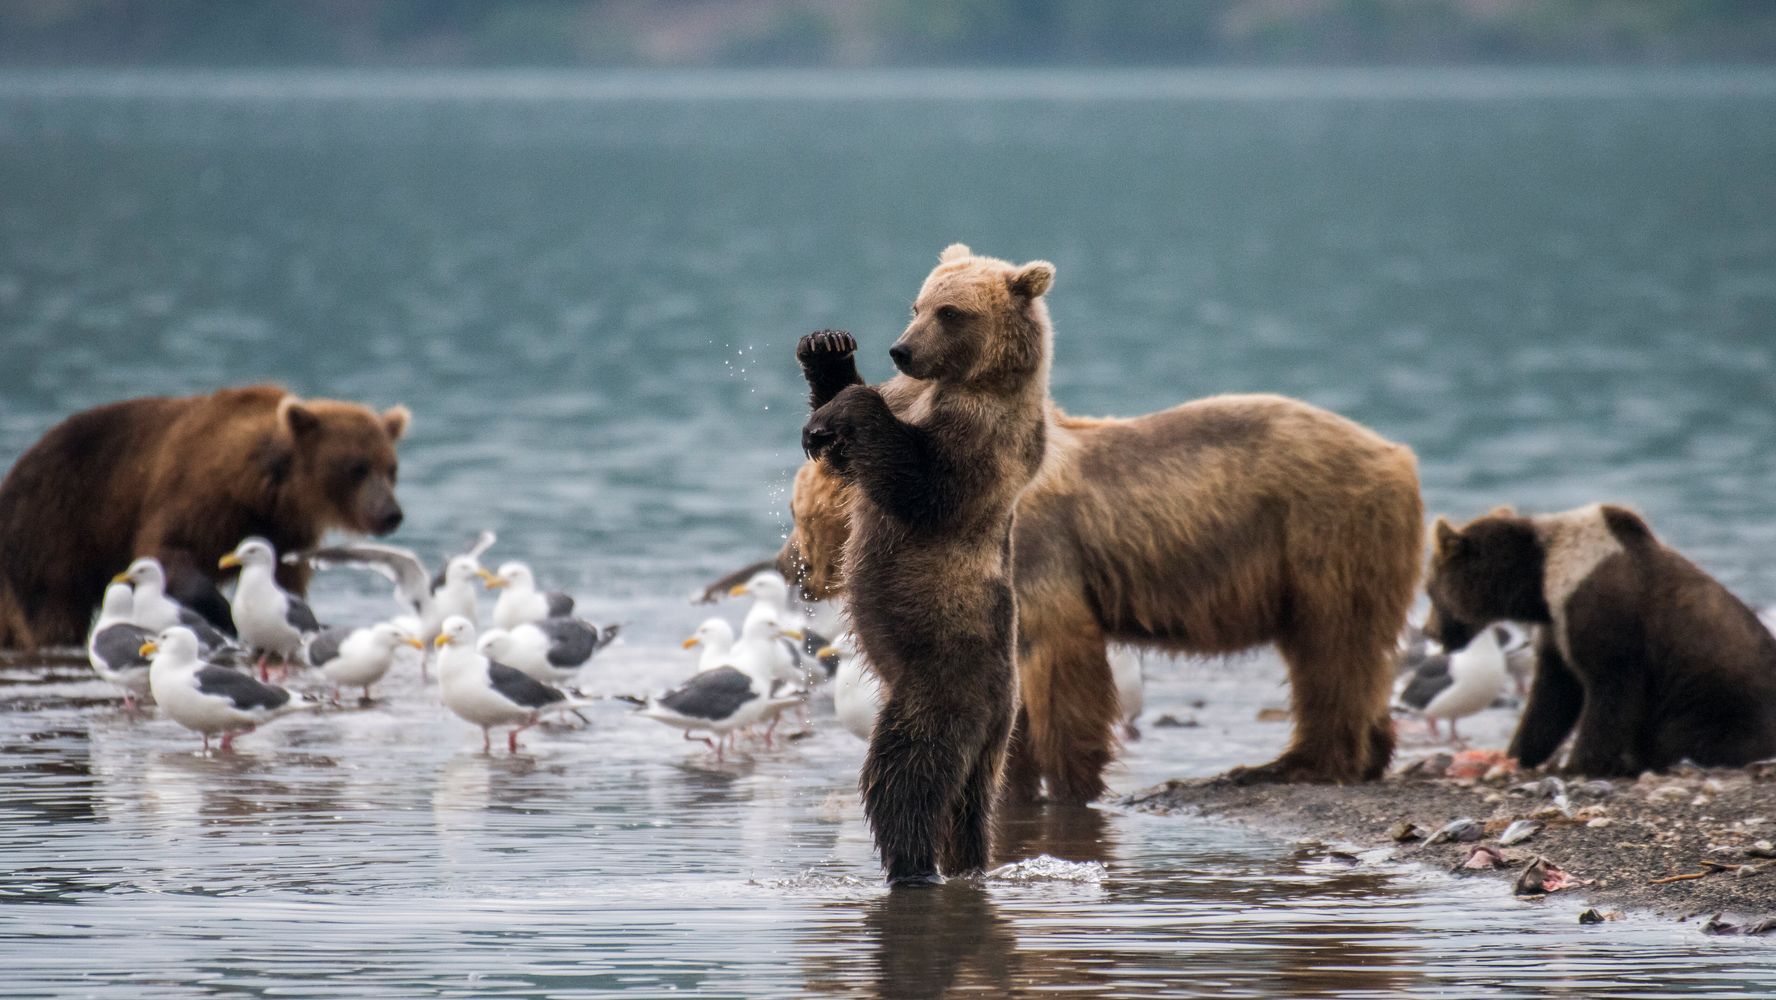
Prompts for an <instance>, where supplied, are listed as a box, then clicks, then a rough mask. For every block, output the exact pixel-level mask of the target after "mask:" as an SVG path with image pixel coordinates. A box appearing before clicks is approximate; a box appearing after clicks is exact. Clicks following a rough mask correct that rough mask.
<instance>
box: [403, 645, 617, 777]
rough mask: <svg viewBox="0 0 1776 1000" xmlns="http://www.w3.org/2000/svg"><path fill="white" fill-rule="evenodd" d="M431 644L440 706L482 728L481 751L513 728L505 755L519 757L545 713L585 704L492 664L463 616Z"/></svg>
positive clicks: (484, 750)
mask: <svg viewBox="0 0 1776 1000" xmlns="http://www.w3.org/2000/svg"><path fill="white" fill-rule="evenodd" d="M433 644H434V645H435V646H437V647H438V649H439V650H441V653H440V655H439V657H438V685H439V687H440V688H441V689H442V691H443V695H444V704H445V706H446V707H447V708H449V709H450V710H451V711H452V712H455V713H456V714H457V716H458V717H459V718H461V719H463V720H465V721H467V722H469V723H471V724H473V725H476V726H480V727H481V750H482V752H483V753H485V752H487V751H489V750H492V749H493V737H492V736H491V735H490V733H491V731H492V729H493V727H494V726H511V727H512V731H511V732H510V733H508V734H507V735H506V749H507V750H509V751H511V752H512V753H517V752H518V734H519V733H521V732H523V731H525V730H526V729H529V728H530V727H531V726H534V725H536V724H537V720H538V717H539V716H540V715H541V714H542V713H543V712H545V711H572V710H574V709H577V708H580V707H581V706H583V705H586V704H589V703H588V702H586V701H583V700H580V699H577V698H569V697H568V696H567V695H566V694H565V693H563V692H562V691H561V690H559V689H558V688H554V687H550V686H549V685H547V684H544V683H543V682H541V681H539V680H537V679H535V678H533V677H530V676H528V675H526V674H525V673H523V672H522V671H519V670H515V669H513V668H511V667H508V666H506V665H505V664H503V663H495V662H493V661H492V660H489V659H488V658H487V657H486V656H484V655H483V654H482V653H481V652H480V651H479V650H477V649H476V648H475V624H474V623H473V622H471V621H469V620H468V619H467V618H464V617H463V616H462V615H451V616H450V617H449V618H446V619H445V620H444V624H443V626H442V627H441V628H440V629H439V630H438V637H437V638H436V639H434V640H433Z"/></svg>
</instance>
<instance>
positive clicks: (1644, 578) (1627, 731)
mask: <svg viewBox="0 0 1776 1000" xmlns="http://www.w3.org/2000/svg"><path fill="white" fill-rule="evenodd" d="M1435 532H1436V545H1435V548H1434V550H1433V552H1432V555H1431V573H1430V578H1429V580H1428V581H1427V583H1426V587H1425V589H1426V590H1427V591H1428V592H1429V593H1430V598H1431V616H1430V618H1429V619H1428V620H1427V621H1426V622H1425V634H1426V635H1428V636H1430V637H1431V638H1433V639H1436V640H1437V641H1438V642H1441V643H1442V644H1443V645H1444V646H1445V647H1447V648H1449V649H1460V648H1462V647H1463V646H1466V645H1467V643H1468V640H1470V639H1472V638H1473V637H1474V635H1475V634H1476V633H1478V632H1479V631H1480V630H1481V629H1483V628H1485V627H1486V626H1488V625H1490V624H1492V623H1493V622H1495V621H1500V620H1510V621H1518V622H1525V623H1529V624H1534V625H1536V626H1538V628H1537V636H1536V673H1535V683H1534V685H1533V686H1532V687H1531V688H1530V692H1529V701H1528V703H1527V704H1525V705H1524V707H1523V718H1522V719H1521V720H1519V721H1518V723H1517V734H1516V736H1515V737H1513V738H1512V740H1511V749H1510V754H1511V756H1513V757H1515V758H1517V760H1518V761H1519V762H1520V763H1521V764H1523V766H1525V767H1536V766H1539V765H1541V764H1543V763H1545V762H1546V761H1548V760H1549V759H1550V758H1552V757H1553V755H1554V753H1555V751H1557V750H1558V749H1559V748H1560V744H1561V743H1563V742H1565V740H1566V737H1567V734H1568V733H1573V734H1574V735H1573V744H1572V751H1571V753H1570V755H1569V757H1568V759H1567V767H1568V769H1569V770H1571V771H1573V772H1575V773H1578V774H1588V775H1632V774H1638V773H1640V772H1641V771H1643V770H1648V769H1651V770H1660V769H1663V768H1666V767H1669V766H1671V765H1672V764H1675V763H1677V762H1678V761H1681V760H1684V759H1686V758H1688V759H1689V760H1692V761H1694V762H1696V763H1698V764H1702V765H1705V766H1729V767H1737V766H1739V765H1742V764H1748V763H1750V762H1751V761H1754V760H1761V759H1763V758H1765V757H1770V756H1772V755H1776V637H1773V636H1771V635H1770V631H1769V630H1768V629H1766V628H1765V627H1764V624H1763V622H1761V621H1759V620H1758V616H1757V613H1756V612H1755V611H1753V610H1751V608H1749V607H1746V605H1745V603H1744V602H1743V601H1741V600H1739V599H1738V598H1737V597H1734V596H1733V595H1732V594H1731V593H1730V592H1728V590H1727V588H1725V587H1723V586H1721V584H1720V583H1719V582H1718V581H1716V580H1715V579H1714V578H1713V577H1711V576H1709V575H1708V574H1707V573H1705V572H1703V571H1702V570H1701V569H1700V568H1698V567H1697V566H1696V565H1695V564H1694V563H1692V562H1690V561H1689V560H1688V559H1685V558H1684V557H1683V556H1682V555H1680V554H1678V553H1677V552H1676V551H1675V550H1673V549H1671V548H1670V547H1669V546H1666V545H1664V544H1662V543H1661V542H1660V541H1659V540H1658V539H1657V538H1655V537H1654V536H1653V532H1652V529H1651V528H1649V527H1648V526H1647V523H1646V521H1644V520H1642V519H1641V517H1640V515H1638V514H1636V513H1634V512H1633V511H1631V510H1628V509H1626V508H1623V507H1616V506H1611V505H1608V504H1593V505H1592V506H1589V507H1581V508H1579V509H1577V510H1569V511H1564V512H1561V513H1558V514H1540V515H1536V516H1533V517H1519V516H1517V515H1516V514H1515V513H1513V512H1512V511H1511V509H1510V508H1508V507H1501V508H1499V509H1497V510H1494V511H1493V512H1492V513H1490V514H1487V515H1486V516H1485V517H1481V518H1477V519H1475V520H1474V521H1472V522H1470V523H1468V524H1467V525H1464V526H1463V527H1461V528H1456V527H1454V526H1452V525H1451V524H1450V523H1449V522H1448V521H1445V520H1442V519H1438V521H1437V525H1436V529H1435ZM1575 727H1576V731H1575Z"/></svg>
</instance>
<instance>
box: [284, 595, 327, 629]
mask: <svg viewBox="0 0 1776 1000" xmlns="http://www.w3.org/2000/svg"><path fill="white" fill-rule="evenodd" d="M284 600H285V601H286V602H288V603H286V604H285V605H284V621H286V622H289V623H290V627H291V628H293V629H295V630H296V631H298V632H300V633H302V634H303V635H311V634H313V633H315V632H319V631H320V630H321V620H320V619H319V618H316V617H315V613H314V609H313V608H311V607H309V606H308V602H307V601H305V600H303V599H302V598H300V597H297V596H296V595H294V594H285V595H284Z"/></svg>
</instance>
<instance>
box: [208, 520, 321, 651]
mask: <svg viewBox="0 0 1776 1000" xmlns="http://www.w3.org/2000/svg"><path fill="white" fill-rule="evenodd" d="M277 564H278V563H277V553H276V552H275V551H273V549H272V547H271V543H270V542H268V541H266V540H265V539H263V538H248V539H246V540H245V541H243V542H241V543H240V545H238V546H236V547H235V550H234V551H233V552H230V553H229V554H227V555H225V556H223V557H222V559H221V561H220V562H218V563H217V564H216V565H217V568H219V569H229V568H232V567H239V568H240V580H239V582H237V583H236V584H235V587H234V599H233V600H232V601H230V602H229V607H230V608H232V609H233V612H234V628H235V631H237V632H239V633H240V638H241V642H242V643H244V644H245V645H246V646H247V648H248V649H251V650H253V651H254V652H256V653H258V654H259V677H260V679H264V677H265V659H266V657H268V656H276V657H277V658H278V659H280V660H282V661H283V662H284V663H285V664H286V665H288V664H289V663H290V662H291V661H292V660H293V659H295V657H296V654H297V653H299V652H301V651H302V643H303V642H304V640H306V639H307V638H308V637H309V636H311V635H314V634H315V633H316V632H319V631H320V630H321V623H320V622H319V621H317V620H316V619H315V613H314V611H313V610H312V609H311V608H309V606H308V604H307V603H306V602H304V601H303V600H302V598H300V597H297V596H296V595H294V594H291V593H290V592H288V591H286V590H284V588H282V587H280V586H278V582H277Z"/></svg>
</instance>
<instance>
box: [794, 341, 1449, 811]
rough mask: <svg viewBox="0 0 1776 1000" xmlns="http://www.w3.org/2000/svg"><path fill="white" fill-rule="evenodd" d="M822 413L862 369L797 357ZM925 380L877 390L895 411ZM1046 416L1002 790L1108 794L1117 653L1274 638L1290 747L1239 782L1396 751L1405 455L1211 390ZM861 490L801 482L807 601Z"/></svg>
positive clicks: (1410, 558)
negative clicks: (1145, 409) (1147, 405)
mask: <svg viewBox="0 0 1776 1000" xmlns="http://www.w3.org/2000/svg"><path fill="white" fill-rule="evenodd" d="M803 367H804V370H805V373H806V374H807V376H808V379H809V383H810V385H811V386H812V387H813V389H814V401H815V403H816V404H819V403H820V402H822V401H824V399H825V398H828V397H829V396H830V394H832V393H835V392H837V391H838V390H839V389H840V388H842V387H844V386H846V385H850V384H853V383H855V382H860V381H861V378H860V377H859V376H858V373H857V368H856V364H855V362H854V360H853V359H852V358H851V357H849V356H840V355H837V354H832V355H822V356H821V357H820V358H819V359H818V360H817V363H814V364H810V363H809V362H808V361H806V360H804V366H803ZM917 385H918V383H916V382H911V381H910V380H907V379H905V378H904V377H896V378H892V379H890V380H888V381H887V382H884V383H882V384H881V385H880V386H879V387H878V388H879V389H880V391H881V393H882V395H883V397H884V398H886V399H887V400H888V402H889V404H890V406H891V407H892V408H893V409H894V410H895V412H897V413H900V414H902V415H907V414H911V413H916V412H917V411H916V410H914V409H911V407H913V406H914V405H915V404H916V402H917V397H916V396H914V395H911V394H910V390H911V389H913V388H916V387H917ZM1047 406H1048V414H1049V416H1048V433H1047V456H1046V458H1045V460H1044V462H1043V465H1042V469H1041V471H1040V472H1039V473H1038V474H1037V476H1036V480H1035V482H1033V483H1032V484H1031V485H1030V487H1029V488H1028V489H1027V490H1025V491H1024V494H1023V496H1022V497H1021V498H1020V499H1019V500H1018V514H1017V522H1016V526H1015V529H1014V535H1013V538H1014V547H1015V550H1016V559H1015V565H1016V573H1017V577H1016V579H1017V601H1018V680H1019V692H1020V694H1021V697H1022V701H1023V704H1022V709H1021V711H1020V712H1019V717H1018V724H1019V731H1020V736H1019V737H1018V738H1016V739H1014V740H1013V741H1012V754H1011V761H1010V764H1009V765H1008V767H1007V775H1006V792H1007V794H1008V796H1010V797H1013V798H1018V799H1031V798H1035V797H1036V796H1037V795H1038V794H1039V793H1040V791H1041V786H1042V783H1043V782H1044V780H1046V782H1047V786H1048V794H1049V796H1050V798H1052V799H1055V800H1058V801H1066V802H1085V801H1089V800H1091V799H1095V798H1097V797H1098V796H1099V795H1101V794H1103V791H1104V779H1103V774H1104V770H1105V768H1106V767H1108V766H1109V764H1110V761H1111V760H1112V759H1113V757H1114V755H1115V749H1116V737H1115V732H1114V728H1115V726H1116V725H1117V723H1118V722H1119V712H1118V707H1117V702H1116V687H1115V685H1114V684H1113V683H1112V680H1111V674H1110V665H1109V662H1108V660H1107V659H1106V656H1105V644H1106V643H1107V642H1111V641H1115V642H1121V643H1128V644H1131V645H1138V646H1150V647H1156V648H1159V649H1164V650H1168V651H1173V652H1180V653H1192V654H1199V655H1210V656H1213V655H1219V654H1226V653H1232V652H1237V651H1240V650H1244V649H1249V648H1252V647H1254V646H1259V645H1262V644H1265V643H1273V642H1274V643H1275V644H1276V647H1277V649H1278V650H1279V651H1280V652H1281V653H1282V656H1283V659H1284V660H1285V661H1286V662H1287V663H1288V668H1289V683H1290V687H1291V689H1292V692H1293V701H1294V715H1295V734H1294V738H1293V740H1292V741H1291V743H1290V745H1289V747H1288V748H1287V749H1286V750H1285V751H1284V752H1283V753H1282V755H1281V756H1279V757H1278V758H1277V759H1276V760H1274V761H1272V762H1271V763H1269V764H1266V765H1262V766H1259V767H1255V768H1240V769H1237V770H1236V771H1235V772H1234V777H1236V778H1238V779H1241V780H1288V781H1358V780H1362V779H1365V778H1373V777H1376V776H1378V775H1380V774H1381V773H1382V772H1383V770H1385V769H1386V767H1387V764H1388V759H1389V757H1390V756H1391V754H1392V752H1393V725H1392V723H1391V721H1390V720H1389V718H1388V698H1389V695H1390V693H1391V686H1392V682H1393V676H1394V670H1393V648H1394V643H1395V641H1396V638H1397V637H1398V635H1399V634H1400V630H1401V629H1402V628H1403V627H1404V626H1405V623H1406V612H1407V610H1408V609H1409V608H1410V607H1411V605H1412V599H1413V595H1414V594H1415V593H1416V592H1417V589H1418V579H1419V572H1420V570H1421V568H1422V552H1423V546H1424V508H1423V504H1422V502H1421V500H1420V498H1419V491H1418V469H1417V463H1416V462H1415V461H1414V459H1413V456H1412V452H1411V450H1410V449H1408V448H1406V447H1404V446H1402V445H1398V444H1394V443H1392V442H1390V441H1387V440H1385V439H1383V438H1382V437H1380V436H1379V435H1377V434H1375V433H1374V432H1372V431H1370V430H1368V429H1366V428H1364V427H1361V426H1359V425H1357V424H1355V423H1353V422H1351V421H1349V420H1346V419H1344V418H1343V417H1340V416H1338V415H1336V414H1333V413H1328V412H1326V411H1325V410H1322V409H1319V408H1317V407H1313V406H1309V405H1308V404H1306V403H1302V402H1299V401H1297V400H1292V399H1285V398H1283V397H1280V396H1264V395H1244V396H1216V397H1212V398H1209V399H1201V400H1196V401H1194V402H1190V403H1185V404H1184V405H1182V406H1176V407H1173V408H1172V409H1169V410H1163V411H1160V412H1158V413H1150V414H1147V415H1145V416H1139V417H1131V418H1127V419H1100V418H1088V417H1075V416H1070V415H1068V414H1066V413H1063V412H1061V411H1060V409H1059V408H1058V407H1056V406H1054V404H1053V403H1052V402H1050V403H1048V404H1047ZM852 489H853V488H852V486H851V484H850V483H848V482H845V481H843V480H841V479H840V478H839V477H837V476H834V475H833V474H832V473H831V471H830V470H829V469H827V468H826V466H825V464H824V463H821V462H809V463H807V464H806V465H804V466H803V467H802V469H801V471H800V472H799V473H798V474H797V476H796V484H795V495H794V497H793V499H792V501H791V510H792V512H793V514H794V515H795V527H794V531H793V532H792V533H791V536H790V538H789V540H788V542H787V543H786V544H785V545H784V547H783V550H782V552H780V553H779V555H778V559H777V566H778V568H779V569H780V570H781V571H782V572H783V574H784V575H785V576H787V577H789V578H790V579H793V580H797V581H799V582H800V583H801V585H802V589H803V591H804V593H805V594H806V596H808V597H810V598H826V597H833V596H836V595H837V594H839V593H841V592H842V590H843V588H844V587H845V585H846V579H845V577H846V574H847V572H848V567H847V566H846V565H844V558H845V553H848V552H849V551H850V550H849V548H848V547H846V546H845V538H846V533H847V531H848V530H849V528H848V525H847V523H846V517H845V511H846V509H847V506H848V497H849V495H850V493H851V492H852Z"/></svg>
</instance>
